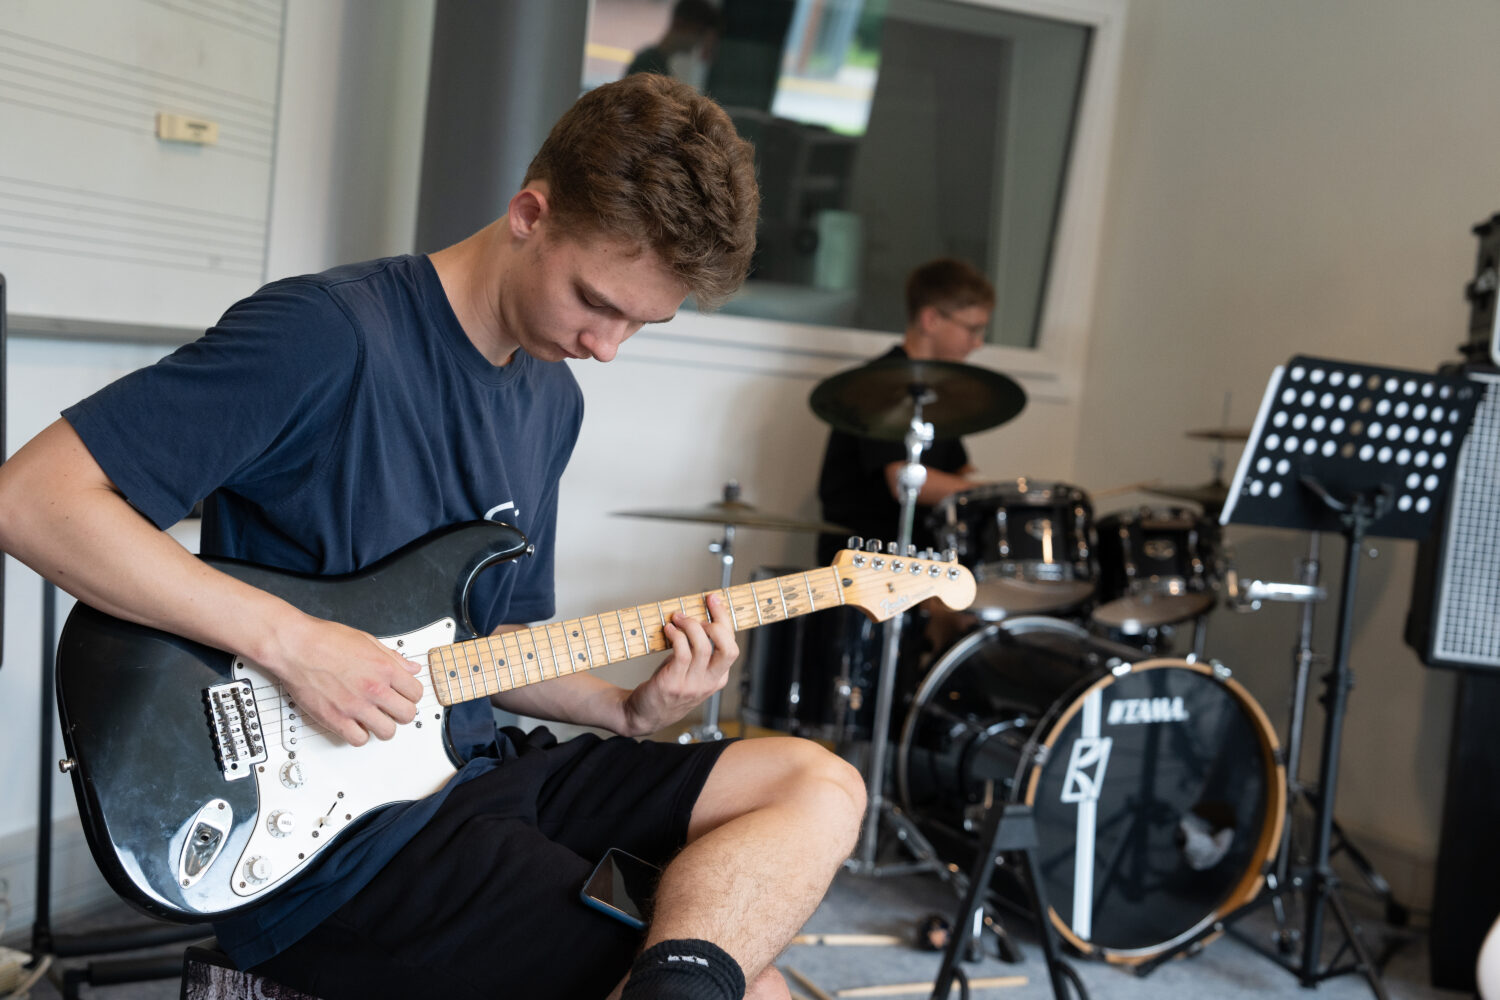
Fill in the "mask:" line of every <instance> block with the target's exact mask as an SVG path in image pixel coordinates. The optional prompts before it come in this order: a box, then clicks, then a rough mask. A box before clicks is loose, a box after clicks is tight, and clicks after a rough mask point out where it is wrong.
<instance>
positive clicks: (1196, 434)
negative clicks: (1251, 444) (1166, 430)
mask: <svg viewBox="0 0 1500 1000" xmlns="http://www.w3.org/2000/svg"><path fill="white" fill-rule="evenodd" d="M1187 436H1188V437H1190V438H1201V439H1203V440H1205V441H1249V440H1250V428H1248V427H1205V428H1203V429H1202V430H1197V431H1188V432H1187Z"/></svg>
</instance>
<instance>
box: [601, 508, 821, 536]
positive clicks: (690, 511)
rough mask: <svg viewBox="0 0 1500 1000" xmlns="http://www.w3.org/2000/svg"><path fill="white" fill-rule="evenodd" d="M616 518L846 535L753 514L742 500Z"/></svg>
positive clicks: (816, 524) (792, 519)
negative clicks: (640, 518) (637, 518)
mask: <svg viewBox="0 0 1500 1000" xmlns="http://www.w3.org/2000/svg"><path fill="white" fill-rule="evenodd" d="M614 515H615V516H616V517H649V518H654V519H656V520H659V521H690V522H693V523H697V524H728V525H733V526H734V527H737V528H765V529H767V530H770V531H822V532H827V533H829V534H834V535H847V534H849V529H848V528H842V527H840V526H839V525H837V524H828V523H827V522H825V521H806V520H803V519H802V518H800V517H785V516H783V515H781V514H769V513H766V512H765V511H759V510H756V509H755V508H754V507H752V506H750V505H749V504H747V503H745V502H744V501H742V500H719V501H716V502H714V503H711V504H708V505H707V506H704V507H692V508H688V507H684V508H679V509H661V510H617V511H615V512H614Z"/></svg>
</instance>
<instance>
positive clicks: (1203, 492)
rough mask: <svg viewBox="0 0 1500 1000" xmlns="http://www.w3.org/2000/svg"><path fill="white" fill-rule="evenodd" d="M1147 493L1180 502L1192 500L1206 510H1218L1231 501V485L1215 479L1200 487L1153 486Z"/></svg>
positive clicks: (1147, 489)
mask: <svg viewBox="0 0 1500 1000" xmlns="http://www.w3.org/2000/svg"><path fill="white" fill-rule="evenodd" d="M1145 489H1146V492H1147V493H1155V494H1156V495H1157V496H1163V497H1175V498H1176V499H1178V500H1191V501H1193V502H1194V503H1200V504H1202V505H1203V506H1204V508H1205V509H1208V508H1213V509H1218V508H1220V507H1223V506H1224V504H1225V502H1226V501H1228V499H1229V485H1228V484H1227V483H1224V482H1222V481H1221V480H1218V479H1214V480H1211V481H1209V482H1206V483H1203V484H1202V485H1200V486H1172V485H1165V486H1164V485H1161V484H1151V485H1148V486H1147V487H1146V488H1145Z"/></svg>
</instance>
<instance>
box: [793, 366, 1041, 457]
mask: <svg viewBox="0 0 1500 1000" xmlns="http://www.w3.org/2000/svg"><path fill="white" fill-rule="evenodd" d="M914 395H915V396H918V397H920V398H921V400H922V419H923V420H926V421H927V422H929V423H931V424H932V431H933V436H934V437H935V438H939V439H942V438H956V437H963V436H964V435H965V434H973V433H974V432H976V431H982V430H986V429H987V428H990V427H996V426H998V425H1000V424H1003V423H1005V422H1006V421H1007V420H1010V419H1011V418H1012V417H1014V416H1015V415H1016V414H1018V413H1020V412H1021V410H1022V409H1024V408H1025V406H1026V391H1025V390H1024V389H1022V388H1021V387H1020V386H1019V385H1018V384H1017V383H1016V382H1015V380H1014V379H1011V378H1010V377H1009V376H1006V375H1002V374H1000V373H999V372H996V371H990V370H989V369H988V368H980V367H978V366H976V365H966V364H960V363H958V362H956V361H913V360H910V359H907V358H881V359H880V360H879V361H872V362H870V363H869V364H867V365H861V366H860V367H858V368H851V369H849V370H848V371H842V372H839V373H837V374H835V375H830V376H829V377H828V378H826V379H824V380H823V381H822V382H819V383H818V385H817V388H815V389H813V391H812V397H811V398H810V399H809V400H808V402H809V404H810V405H811V406H812V411H813V413H814V414H815V415H817V417H818V419H820V420H822V421H823V422H824V423H826V424H829V425H831V426H832V427H833V428H834V429H835V430H840V431H844V432H846V433H849V434H853V435H855V436H856V437H868V438H877V439H879V440H883V441H901V440H904V439H905V437H906V432H907V431H908V430H909V429H910V427H911V419H912V414H913V412H914V410H915V407H914V405H913V397H914Z"/></svg>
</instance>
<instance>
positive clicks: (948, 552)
mask: <svg viewBox="0 0 1500 1000" xmlns="http://www.w3.org/2000/svg"><path fill="white" fill-rule="evenodd" d="M943 562H958V550H957V549H944V550H943Z"/></svg>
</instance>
